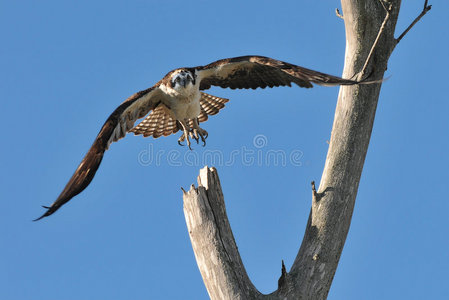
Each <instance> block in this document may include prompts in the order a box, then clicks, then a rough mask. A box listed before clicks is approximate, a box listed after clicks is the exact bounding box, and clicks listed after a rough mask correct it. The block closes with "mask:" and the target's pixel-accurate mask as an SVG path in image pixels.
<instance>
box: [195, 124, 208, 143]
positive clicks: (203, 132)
mask: <svg viewBox="0 0 449 300" xmlns="http://www.w3.org/2000/svg"><path fill="white" fill-rule="evenodd" d="M208 136H209V134H208V133H207V131H206V130H204V129H202V128H199V127H198V128H194V129H193V138H194V139H195V140H196V142H197V143H198V140H199V139H200V138H201V141H202V142H203V147H204V146H206V139H207V137H208Z"/></svg>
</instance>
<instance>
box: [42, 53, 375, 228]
mask: <svg viewBox="0 0 449 300" xmlns="http://www.w3.org/2000/svg"><path fill="white" fill-rule="evenodd" d="M373 82H379V81H370V82H368V81H364V80H362V81H354V80H350V79H343V78H340V77H336V76H332V75H328V74H325V73H321V72H317V71H313V70H310V69H306V68H303V67H300V66H296V65H293V64H290V63H287V62H283V61H279V60H276V59H273V58H269V57H264V56H241V57H234V58H226V59H221V60H218V61H215V62H213V63H210V64H208V65H205V66H198V67H193V68H179V69H176V70H173V71H171V72H169V73H168V74H167V75H165V77H164V78H162V79H161V80H160V81H159V82H158V83H156V84H155V85H154V86H153V87H150V88H148V89H146V90H143V91H140V92H137V93H135V94H134V95H132V96H131V97H129V98H128V99H126V100H125V101H124V102H123V103H122V104H120V105H119V106H118V107H117V108H116V109H115V110H114V111H113V112H112V114H111V115H110V116H109V118H108V119H107V120H106V122H105V123H104V125H103V127H101V130H100V132H99V133H98V135H97V137H96V138H95V141H94V143H93V144H92V146H91V147H90V149H89V151H88V152H87V154H86V155H85V156H84V158H83V160H82V161H81V163H80V165H79V166H78V168H77V169H76V171H75V173H74V174H73V175H72V178H70V180H69V182H68V183H67V185H66V186H65V188H64V190H63V191H62V192H61V194H60V195H59V197H58V198H57V199H56V201H55V202H54V203H53V204H52V205H51V206H50V207H47V206H44V208H46V209H47V211H46V212H45V213H44V214H43V215H42V216H41V217H39V218H37V219H35V221H37V220H40V219H42V218H44V217H47V216H50V215H51V214H53V213H54V212H55V211H57V210H58V209H59V208H60V207H61V206H62V205H64V204H65V203H67V202H68V201H69V200H70V199H72V198H73V197H74V196H76V195H78V194H79V193H81V192H82V191H83V190H84V189H85V188H86V187H87V186H88V185H89V183H90V182H91V181H92V179H93V177H94V176H95V173H96V172H97V170H98V167H99V166H100V163H101V160H102V159H103V155H104V152H105V151H106V150H107V149H108V148H109V145H110V144H111V143H112V142H116V141H118V140H119V139H121V138H123V137H124V136H125V135H126V133H128V132H133V133H134V134H135V135H140V134H141V135H143V136H144V137H147V136H153V137H154V138H158V137H160V136H162V135H164V136H168V135H170V134H172V133H176V132H177V131H178V130H181V131H182V134H181V137H180V138H179V140H178V143H179V144H181V145H182V142H185V143H186V144H187V146H188V147H189V148H190V147H191V140H195V141H196V142H197V143H198V141H199V140H200V139H201V141H202V143H203V145H205V143H206V138H207V136H208V133H207V131H206V130H204V129H202V128H201V127H200V126H199V123H201V122H204V121H206V120H207V119H208V116H209V115H215V114H217V113H218V112H219V111H220V109H222V108H223V107H224V106H225V103H226V102H228V101H229V100H228V99H225V98H220V97H216V96H212V95H209V94H206V93H204V92H203V91H204V90H207V89H209V88H210V87H211V86H219V87H222V88H231V89H256V88H266V87H270V88H272V87H278V86H291V84H292V83H295V84H296V85H298V86H300V87H304V88H311V87H312V83H315V84H319V85H325V86H335V85H354V84H360V83H364V84H365V83H373ZM147 114H148V115H147ZM145 116H146V117H145ZM143 117H145V119H143V120H142V121H141V122H140V123H139V124H138V125H137V126H134V123H135V122H136V121H137V120H138V119H141V118H143ZM190 149H191V148H190Z"/></svg>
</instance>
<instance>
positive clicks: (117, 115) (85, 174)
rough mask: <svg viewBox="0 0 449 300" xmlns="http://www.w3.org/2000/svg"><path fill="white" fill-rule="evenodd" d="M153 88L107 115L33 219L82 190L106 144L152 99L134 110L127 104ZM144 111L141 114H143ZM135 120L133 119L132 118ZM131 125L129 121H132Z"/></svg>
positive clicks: (47, 212)
mask: <svg viewBox="0 0 449 300" xmlns="http://www.w3.org/2000/svg"><path fill="white" fill-rule="evenodd" d="M152 90H153V88H150V89H147V90H144V91H141V92H138V93H136V94H134V95H133V96H131V97H129V98H128V99H127V100H125V101H124V102H123V103H122V104H121V105H120V106H119V107H117V109H116V110H114V112H113V113H112V114H111V115H110V116H109V118H108V119H107V120H106V122H105V123H104V125H103V127H102V128H101V130H100V132H99V133H98V135H97V137H96V139H95V141H94V143H93V144H92V146H91V147H90V149H89V151H88V152H87V154H86V155H85V156H84V158H83V160H82V161H81V163H80V165H79V166H78V168H77V169H76V171H75V173H74V174H73V175H72V177H71V178H70V180H69V182H68V183H67V185H66V186H65V188H64V190H63V191H62V192H61V194H60V195H59V197H58V198H57V199H56V201H55V202H53V204H52V205H51V206H50V207H46V206H44V207H45V208H47V211H46V212H45V213H44V214H43V215H42V216H41V217H39V218H37V219H35V220H34V221H37V220H40V219H42V218H44V217H47V216H49V215H51V214H53V213H54V212H55V211H57V210H58V209H59V208H60V207H61V206H62V205H64V204H65V203H66V202H68V201H69V200H70V199H72V198H73V197H74V196H76V195H78V194H79V193H81V192H82V191H83V190H84V189H85V188H86V187H87V186H88V185H89V183H90V182H91V181H92V179H93V177H94V175H95V173H96V172H97V170H98V167H99V166H100V163H101V161H102V159H103V155H104V152H105V151H106V150H107V148H108V147H109V144H110V143H111V142H113V141H116V140H118V139H120V138H122V137H123V136H124V135H125V134H126V131H127V128H129V124H131V123H134V121H135V118H142V117H143V116H144V115H145V114H146V113H147V112H148V111H146V112H144V110H146V109H148V108H150V107H148V106H151V101H149V103H144V104H143V105H141V106H140V107H138V109H136V110H135V111H134V112H132V111H129V112H127V111H126V110H127V109H128V108H130V107H131V106H132V105H133V104H135V103H136V101H138V100H141V99H142V97H145V96H146V95H148V94H149V93H150V92H151V91H152ZM142 114H143V115H142ZM133 120H134V121H133ZM131 126H132V125H131Z"/></svg>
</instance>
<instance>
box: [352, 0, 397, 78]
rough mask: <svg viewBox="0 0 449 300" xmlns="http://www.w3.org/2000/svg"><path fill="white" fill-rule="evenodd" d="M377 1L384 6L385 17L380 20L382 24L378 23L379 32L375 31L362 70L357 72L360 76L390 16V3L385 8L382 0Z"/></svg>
mask: <svg viewBox="0 0 449 300" xmlns="http://www.w3.org/2000/svg"><path fill="white" fill-rule="evenodd" d="M379 2H380V4H382V6H383V8H384V10H385V12H386V15H385V18H384V20H383V22H382V25H380V28H379V32H378V33H377V37H376V39H375V40H374V43H373V45H372V46H371V49H370V51H369V53H368V57H367V58H366V60H365V64H364V65H363V67H362V70H361V71H360V72H359V74H360V75H362V76H363V74H364V73H365V69H366V67H367V66H368V63H369V61H370V59H371V56H372V55H373V52H374V49H375V48H376V46H377V43H378V42H379V38H380V36H381V35H382V32H383V31H384V30H385V24H387V21H388V19H389V18H390V11H391V7H392V5H391V4H390V6H389V7H388V8H386V7H385V4H384V3H383V2H382V0H379Z"/></svg>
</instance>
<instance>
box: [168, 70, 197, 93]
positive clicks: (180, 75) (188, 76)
mask: <svg viewBox="0 0 449 300" xmlns="http://www.w3.org/2000/svg"><path fill="white" fill-rule="evenodd" d="M195 77H196V76H195V74H193V73H192V72H191V71H189V70H180V71H179V72H176V73H174V74H173V76H172V78H171V87H172V88H174V89H175V90H178V89H181V88H183V89H185V88H186V87H188V86H189V84H191V85H192V86H193V85H195Z"/></svg>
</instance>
